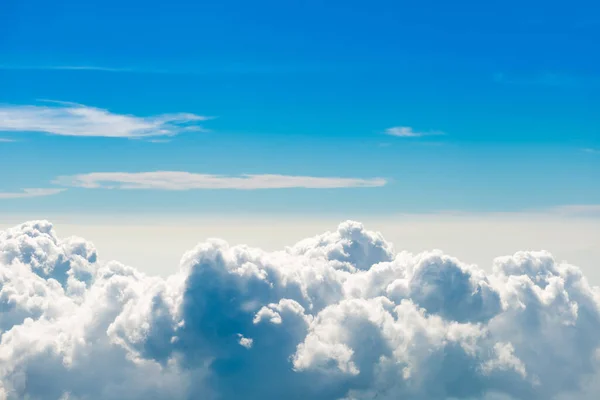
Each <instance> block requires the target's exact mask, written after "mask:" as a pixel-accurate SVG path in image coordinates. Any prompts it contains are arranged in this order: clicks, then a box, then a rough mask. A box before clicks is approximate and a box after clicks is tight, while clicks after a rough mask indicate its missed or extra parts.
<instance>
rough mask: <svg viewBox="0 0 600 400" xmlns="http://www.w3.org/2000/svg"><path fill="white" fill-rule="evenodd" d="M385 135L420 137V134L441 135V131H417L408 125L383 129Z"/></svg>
mask: <svg viewBox="0 0 600 400" xmlns="http://www.w3.org/2000/svg"><path fill="white" fill-rule="evenodd" d="M385 134H386V135H390V136H398V137H421V136H432V135H443V132H439V131H432V132H419V131H415V130H414V129H413V128H411V127H410V126H394V127H391V128H388V129H386V130H385Z"/></svg>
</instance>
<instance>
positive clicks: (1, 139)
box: [0, 137, 16, 143]
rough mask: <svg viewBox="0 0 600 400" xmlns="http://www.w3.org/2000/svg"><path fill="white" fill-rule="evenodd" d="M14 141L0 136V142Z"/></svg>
mask: <svg viewBox="0 0 600 400" xmlns="http://www.w3.org/2000/svg"><path fill="white" fill-rule="evenodd" d="M13 142H16V140H14V139H7V138H1V137H0V143H13Z"/></svg>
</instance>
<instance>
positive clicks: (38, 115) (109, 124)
mask: <svg viewBox="0 0 600 400" xmlns="http://www.w3.org/2000/svg"><path fill="white" fill-rule="evenodd" d="M53 103H54V104H52V105H47V106H39V105H0V131H4V132H11V131H12V132H44V133H49V134H52V135H62V136H89V137H92V136H96V137H115V138H117V137H119V138H144V137H156V136H174V135H177V134H179V133H181V132H184V131H189V130H201V128H200V126H199V125H198V123H199V122H201V121H206V120H207V119H210V118H209V117H204V116H200V115H196V114H191V113H176V114H161V115H155V116H149V117H138V116H134V115H125V114H114V113H111V112H110V111H108V110H104V109H101V108H95V107H88V106H85V105H82V104H75V103H66V102H53Z"/></svg>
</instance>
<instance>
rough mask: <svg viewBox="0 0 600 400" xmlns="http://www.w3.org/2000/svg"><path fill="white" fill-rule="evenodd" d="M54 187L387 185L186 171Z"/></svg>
mask: <svg viewBox="0 0 600 400" xmlns="http://www.w3.org/2000/svg"><path fill="white" fill-rule="evenodd" d="M53 183H55V184H58V185H62V186H70V187H80V188H87V189H99V188H102V189H155V190H191V189H241V190H244V189H246V190H253V189H285V188H308V189H333V188H349V187H377V186H384V185H385V184H386V183H387V182H386V180H385V179H382V178H373V179H359V178H337V177H315V176H293V175H275V174H263V175H248V174H244V175H238V176H225V175H211V174H196V173H191V172H184V171H154V172H92V173H89V174H79V175H72V176H61V177H58V178H57V179H56V180H55V181H54V182H53Z"/></svg>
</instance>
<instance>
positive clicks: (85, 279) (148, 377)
mask: <svg viewBox="0 0 600 400" xmlns="http://www.w3.org/2000/svg"><path fill="white" fill-rule="evenodd" d="M149 245H150V244H149ZM0 306H1V307H0V335H1V336H0V398H5V399H21V398H32V399H56V398H61V397H62V398H69V399H71V398H73V399H87V400H94V399H115V400H116V399H121V398H127V399H133V400H135V399H147V398H152V399H157V400H158V399H186V398H203V399H210V400H213V399H221V400H233V399H239V397H240V393H243V395H244V397H245V398H252V399H275V398H286V399H294V400H296V399H297V400H300V399H307V398H310V399H318V400H337V399H347V400H349V399H353V400H367V399H369V400H370V399H373V398H377V399H383V400H392V399H398V398H409V399H418V400H424V399H432V400H447V399H450V398H451V399H455V400H458V399H465V400H466V399H473V398H486V399H492V398H502V399H522V400H525V399H527V400H541V399H544V400H545V399H550V398H556V397H557V396H558V395H566V396H570V397H571V398H577V399H584V398H586V397H583V392H581V387H582V386H581V385H582V384H584V383H585V381H586V380H587V379H588V378H590V377H592V376H594V374H597V373H598V372H599V371H598V368H599V367H600V365H598V357H597V350H598V348H599V347H600V336H598V334H597V332H598V329H600V289H598V288H596V287H591V286H590V285H589V284H588V282H587V280H586V278H585V277H584V276H583V274H582V273H581V271H580V270H579V269H578V268H577V267H574V266H572V265H569V264H566V263H559V262H557V261H556V260H554V258H552V256H551V255H550V254H549V253H547V252H543V251H541V252H518V253H516V254H514V255H513V256H506V257H500V258H498V259H496V261H495V263H494V268H493V271H492V272H489V273H486V272H484V271H483V270H481V269H479V268H477V267H475V266H472V265H467V264H464V263H462V262H460V261H459V260H457V259H455V258H453V257H449V256H447V255H444V254H443V253H441V252H439V251H433V252H424V253H421V254H416V255H414V254H410V253H406V252H396V251H394V249H393V246H392V245H391V244H390V243H388V242H386V241H385V239H383V237H382V236H381V235H380V234H378V233H375V232H369V231H367V230H365V229H364V228H363V226H362V225H361V224H359V223H356V222H351V221H348V222H345V223H342V224H341V225H340V226H339V227H338V229H337V230H336V231H333V232H328V233H325V234H322V235H318V236H316V237H313V238H309V239H306V240H304V241H302V242H300V243H298V244H297V245H295V246H291V247H288V248H286V249H284V250H280V251H274V252H267V251H263V250H261V249H258V248H250V247H247V246H229V245H228V244H227V243H226V242H224V241H222V240H217V239H214V240H210V241H208V242H205V243H201V244H199V245H197V246H196V247H195V248H194V249H193V250H191V251H188V252H187V253H186V254H184V256H183V258H182V261H181V265H180V268H179V271H178V272H175V273H174V274H173V275H171V276H169V277H168V278H166V279H162V278H157V277H149V276H146V275H144V274H142V273H140V272H139V271H136V270H135V269H133V268H130V267H127V266H124V265H122V264H120V263H117V262H109V263H102V262H100V261H98V258H97V254H96V250H95V248H94V247H93V246H92V245H91V244H90V243H88V242H86V241H85V240H83V239H79V238H70V239H66V240H62V239H60V238H58V237H57V236H56V234H55V232H54V229H53V227H52V225H51V224H49V223H47V222H45V221H38V222H30V223H26V224H23V225H20V226H17V227H15V228H12V229H9V230H7V231H4V232H0ZM250 338H251V339H250ZM593 398H595V397H594V395H593V392H592V394H591V395H589V397H587V399H589V400H591V399H593Z"/></svg>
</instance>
